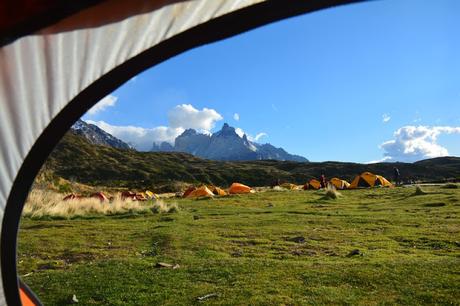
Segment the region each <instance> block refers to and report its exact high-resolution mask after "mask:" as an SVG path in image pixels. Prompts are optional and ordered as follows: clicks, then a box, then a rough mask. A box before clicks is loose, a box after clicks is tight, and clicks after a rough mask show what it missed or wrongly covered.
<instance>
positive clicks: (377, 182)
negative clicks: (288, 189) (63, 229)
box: [303, 172, 393, 190]
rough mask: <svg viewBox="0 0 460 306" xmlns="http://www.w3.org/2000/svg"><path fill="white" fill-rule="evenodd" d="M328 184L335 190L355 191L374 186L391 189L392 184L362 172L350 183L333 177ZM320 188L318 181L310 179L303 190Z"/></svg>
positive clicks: (384, 179) (378, 176) (380, 177)
mask: <svg viewBox="0 0 460 306" xmlns="http://www.w3.org/2000/svg"><path fill="white" fill-rule="evenodd" d="M329 183H330V184H332V185H334V187H335V188H337V189H341V190H343V189H356V188H360V187H364V188H368V187H376V186H381V187H392V186H393V184H391V183H390V182H389V181H388V180H387V179H386V178H384V177H383V176H381V175H377V174H373V173H370V172H363V173H361V174H360V175H357V176H356V177H355V178H354V179H353V181H352V182H351V183H348V182H347V181H345V180H342V179H340V178H337V177H334V178H332V179H331V180H330V181H329ZM320 188H321V183H320V181H318V180H316V179H311V180H310V181H309V182H307V183H306V184H305V185H304V186H303V189H304V190H308V189H314V190H318V189H320Z"/></svg>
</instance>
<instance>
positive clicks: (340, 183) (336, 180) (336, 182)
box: [329, 177, 350, 189]
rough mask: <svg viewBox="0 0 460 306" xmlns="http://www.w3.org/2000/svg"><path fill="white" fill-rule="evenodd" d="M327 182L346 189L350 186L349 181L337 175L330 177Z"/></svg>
mask: <svg viewBox="0 0 460 306" xmlns="http://www.w3.org/2000/svg"><path fill="white" fill-rule="evenodd" d="M329 182H330V183H331V184H332V185H334V187H335V188H337V189H347V188H348V187H349V186H350V183H348V182H347V181H345V180H341V179H339V178H337V177H334V178H331V180H330V181H329Z"/></svg>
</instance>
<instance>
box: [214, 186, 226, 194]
mask: <svg viewBox="0 0 460 306" xmlns="http://www.w3.org/2000/svg"><path fill="white" fill-rule="evenodd" d="M212 193H214V194H215V195H218V196H226V195H227V192H226V191H225V190H223V189H222V188H219V187H214V188H213V190H212Z"/></svg>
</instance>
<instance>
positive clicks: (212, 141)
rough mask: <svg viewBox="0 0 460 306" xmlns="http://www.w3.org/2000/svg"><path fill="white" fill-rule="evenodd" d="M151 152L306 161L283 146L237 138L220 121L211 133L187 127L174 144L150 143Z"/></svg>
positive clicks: (222, 159)
mask: <svg viewBox="0 0 460 306" xmlns="http://www.w3.org/2000/svg"><path fill="white" fill-rule="evenodd" d="M151 151H153V152H184V153H190V154H192V155H194V156H197V157H201V158H206V159H212V160H219V161H250V160H279V161H297V162H308V159H306V158H305V157H302V156H299V155H293V154H289V153H288V152H286V151H285V150H284V149H283V148H276V147H275V146H273V145H271V144H269V143H266V144H259V143H256V142H252V141H250V140H249V139H248V137H247V136H246V134H244V135H243V137H240V136H239V135H238V134H237V133H236V130H235V128H234V127H231V126H229V125H228V124H227V123H224V125H223V127H222V129H221V130H220V131H218V132H216V133H213V134H212V135H207V134H201V133H198V132H197V131H196V130H194V129H187V130H185V131H184V132H183V133H182V134H181V135H179V136H178V137H177V138H176V139H175V142H174V146H172V145H171V144H169V143H167V142H162V143H158V144H157V143H154V144H153V147H152V150H151Z"/></svg>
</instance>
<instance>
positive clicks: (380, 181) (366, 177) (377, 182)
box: [348, 172, 393, 189]
mask: <svg viewBox="0 0 460 306" xmlns="http://www.w3.org/2000/svg"><path fill="white" fill-rule="evenodd" d="M376 186H382V187H392V186H393V184H391V183H390V182H389V181H388V180H387V179H386V178H384V177H383V176H381V175H376V174H373V173H370V172H363V173H361V174H360V175H357V176H356V177H355V178H354V180H353V181H352V182H351V184H350V186H349V187H348V188H349V189H355V188H359V187H376Z"/></svg>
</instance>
